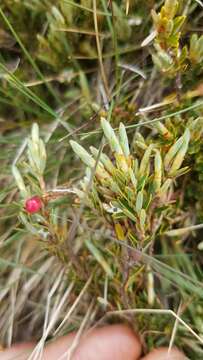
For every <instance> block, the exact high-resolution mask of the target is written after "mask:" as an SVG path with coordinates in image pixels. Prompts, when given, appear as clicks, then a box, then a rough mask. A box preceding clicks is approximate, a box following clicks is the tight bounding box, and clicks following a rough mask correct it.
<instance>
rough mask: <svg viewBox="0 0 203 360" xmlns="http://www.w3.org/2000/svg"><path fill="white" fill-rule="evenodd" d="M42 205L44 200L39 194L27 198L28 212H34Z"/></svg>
mask: <svg viewBox="0 0 203 360" xmlns="http://www.w3.org/2000/svg"><path fill="white" fill-rule="evenodd" d="M41 207H42V200H41V199H40V197H39V196H33V197H31V198H30V199H28V200H26V203H25V209H26V211H27V212H28V213H30V214H34V213H36V212H38V211H39V210H40V209H41Z"/></svg>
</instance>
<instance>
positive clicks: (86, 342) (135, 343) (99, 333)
mask: <svg viewBox="0 0 203 360" xmlns="http://www.w3.org/2000/svg"><path fill="white" fill-rule="evenodd" d="M87 354H88V357H87ZM95 354H96V355H97V360H103V359H105V360H112V359H117V360H123V359H126V360H136V359H138V358H139V356H140V354H141V344H140V342H139V340H138V337H137V336H136V334H135V333H134V332H133V330H132V329H131V328H129V327H128V326H126V325H109V326H104V327H102V328H98V329H95V330H93V331H92V332H90V333H89V335H88V334H87V336H85V337H84V338H83V339H82V340H81V343H80V345H79V347H78V349H77V350H76V352H75V357H73V360H86V359H87V358H88V359H89V360H93V359H94V360H95Z"/></svg>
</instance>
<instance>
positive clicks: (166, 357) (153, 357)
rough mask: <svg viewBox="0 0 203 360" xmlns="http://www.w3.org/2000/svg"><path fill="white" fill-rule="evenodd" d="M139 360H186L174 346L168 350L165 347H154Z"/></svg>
mask: <svg viewBox="0 0 203 360" xmlns="http://www.w3.org/2000/svg"><path fill="white" fill-rule="evenodd" d="M141 360H187V358H186V356H185V355H184V354H183V353H182V352H180V351H179V350H178V349H176V348H173V349H171V351H170V352H168V349H167V348H159V349H154V350H153V351H151V352H150V353H149V354H148V355H146V356H145V357H143V358H142V359H141Z"/></svg>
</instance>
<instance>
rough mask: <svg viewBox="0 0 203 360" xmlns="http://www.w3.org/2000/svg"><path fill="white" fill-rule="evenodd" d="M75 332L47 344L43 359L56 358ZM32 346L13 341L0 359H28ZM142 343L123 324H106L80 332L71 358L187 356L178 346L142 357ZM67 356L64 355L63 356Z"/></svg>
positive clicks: (169, 359)
mask: <svg viewBox="0 0 203 360" xmlns="http://www.w3.org/2000/svg"><path fill="white" fill-rule="evenodd" d="M74 337H75V334H74V333H71V334H69V335H67V336H64V337H61V338H59V339H57V340H56V341H54V342H53V343H50V344H48V345H47V346H46V348H45V350H44V353H43V357H42V360H57V359H59V358H60V357H61V356H62V355H63V354H64V353H65V352H67V350H68V348H70V346H71V344H72V343H73V340H74ZM33 347H34V344H33V343H26V344H25V343H22V344H18V345H13V346H12V347H11V348H9V349H6V350H4V351H2V352H1V351H0V360H12V359H16V360H27V359H28V357H29V354H30V353H31V351H32V349H33ZM141 352H142V349H141V343H140V341H139V339H138V337H137V335H136V334H135V333H134V332H133V331H132V330H131V329H130V328H129V327H128V326H125V325H109V326H104V327H102V328H98V329H94V330H92V331H89V332H88V333H87V335H83V337H82V338H81V340H80V342H79V344H78V346H77V347H76V349H75V351H74V353H73V354H72V356H71V360H95V359H96V360H112V359H113V360H138V359H139V360H186V357H185V356H184V355H183V354H182V353H180V351H179V350H177V349H175V348H174V349H172V350H171V352H170V354H168V352H167V349H166V348H159V349H155V350H153V351H152V352H151V353H150V354H148V355H147V356H145V357H141ZM63 359H64V360H67V356H66V357H64V358H63Z"/></svg>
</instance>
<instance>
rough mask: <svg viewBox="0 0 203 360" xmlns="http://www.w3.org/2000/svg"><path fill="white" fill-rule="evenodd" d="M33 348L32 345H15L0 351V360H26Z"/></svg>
mask: <svg viewBox="0 0 203 360" xmlns="http://www.w3.org/2000/svg"><path fill="white" fill-rule="evenodd" d="M33 348H34V344H33V343H31V342H30V343H21V344H15V345H13V346H12V347H10V348H7V349H4V350H1V351H0V360H11V359H18V360H27V359H28V357H29V355H30V354H31V352H32V350H33Z"/></svg>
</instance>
